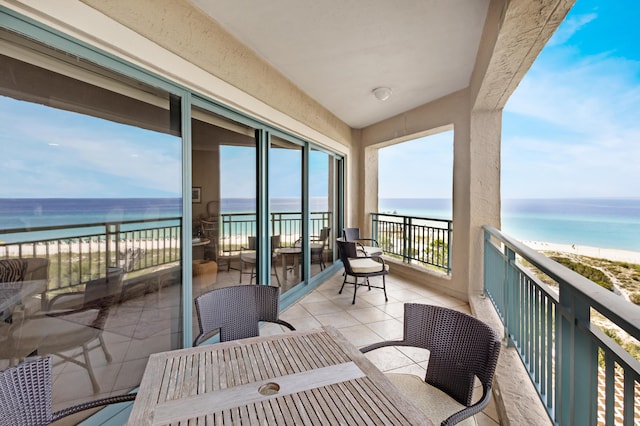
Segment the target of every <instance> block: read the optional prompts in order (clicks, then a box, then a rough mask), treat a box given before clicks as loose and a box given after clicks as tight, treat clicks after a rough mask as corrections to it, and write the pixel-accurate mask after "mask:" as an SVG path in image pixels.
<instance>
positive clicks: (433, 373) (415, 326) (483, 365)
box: [360, 303, 500, 425]
mask: <svg viewBox="0 0 640 426" xmlns="http://www.w3.org/2000/svg"><path fill="white" fill-rule="evenodd" d="M384 346H412V347H417V348H424V349H427V350H429V351H430V354H429V363H428V365H427V374H426V377H425V379H424V380H422V379H421V378H420V377H418V376H414V375H412V374H387V377H389V379H390V380H391V381H392V382H393V383H394V384H395V385H396V386H397V387H399V388H400V389H402V390H403V392H404V393H405V394H406V395H407V396H408V397H409V398H410V399H411V400H413V401H414V403H416V405H417V406H418V407H420V408H421V409H422V410H423V411H424V412H425V413H426V414H427V415H428V416H429V417H430V418H431V419H432V420H433V421H434V423H435V422H441V423H440V424H441V425H453V424H458V423H459V422H461V421H463V420H464V421H465V423H463V424H467V423H469V424H475V423H474V419H473V418H472V416H473V415H474V414H477V413H479V412H480V411H482V410H483V409H484V408H485V407H486V406H487V404H488V403H489V400H490V398H491V387H492V383H493V375H494V372H495V369H496V364H497V362H498V355H499V354H500V339H499V338H498V335H497V334H496V332H495V331H494V330H493V329H492V328H491V327H489V326H488V325H487V324H485V323H483V322H482V321H480V320H478V319H476V318H474V317H472V316H469V315H467V314H464V313H461V312H458V311H455V310H453V309H448V308H443V307H438V306H431V305H421V304H417V303H405V305H404V337H403V339H402V340H396V341H384V342H380V343H375V344H373V345H369V346H366V347H364V348H362V349H360V351H361V352H363V353H366V352H369V351H371V350H373V349H378V348H381V347H384ZM476 377H477V378H478V380H479V381H480V383H481V384H482V396H481V397H480V399H478V400H477V401H474V400H473V388H474V382H475V378H476ZM465 419H466V420H465Z"/></svg>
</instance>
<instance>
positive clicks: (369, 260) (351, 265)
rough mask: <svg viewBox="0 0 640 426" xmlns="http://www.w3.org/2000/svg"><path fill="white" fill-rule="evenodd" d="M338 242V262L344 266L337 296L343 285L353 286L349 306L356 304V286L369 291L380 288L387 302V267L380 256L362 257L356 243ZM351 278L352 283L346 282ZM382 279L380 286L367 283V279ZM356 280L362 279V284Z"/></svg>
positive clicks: (342, 240)
mask: <svg viewBox="0 0 640 426" xmlns="http://www.w3.org/2000/svg"><path fill="white" fill-rule="evenodd" d="M336 241H337V242H338V251H339V253H340V260H342V264H343V265H344V280H343V281H342V287H340V291H339V292H338V294H342V290H343V289H344V286H345V284H353V300H352V301H351V304H354V303H356V292H357V291H358V286H363V285H366V286H367V287H368V288H369V290H371V288H372V287H373V288H380V289H382V290H383V291H384V300H385V301H389V299H388V298H387V284H386V280H385V276H386V275H387V274H388V273H389V265H387V264H386V263H385V261H384V259H383V258H382V257H380V256H363V255H362V254H358V249H357V248H356V243H355V242H353V241H345V240H344V239H342V238H338V239H337V240H336ZM349 276H351V277H353V279H354V281H353V282H350V281H347V278H348V277H349ZM378 276H381V277H382V286H372V285H371V284H370V283H369V277H378ZM358 278H364V280H363V282H362V283H358Z"/></svg>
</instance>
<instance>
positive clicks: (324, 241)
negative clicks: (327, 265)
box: [318, 226, 331, 246]
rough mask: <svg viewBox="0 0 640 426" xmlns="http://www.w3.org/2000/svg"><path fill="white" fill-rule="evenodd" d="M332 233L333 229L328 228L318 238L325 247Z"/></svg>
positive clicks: (323, 229) (322, 230)
mask: <svg viewBox="0 0 640 426" xmlns="http://www.w3.org/2000/svg"><path fill="white" fill-rule="evenodd" d="M330 233H331V228H328V227H326V226H325V227H324V228H322V229H321V230H320V236H319V237H318V240H320V241H321V242H322V245H323V246H327V245H328V243H329V234H330Z"/></svg>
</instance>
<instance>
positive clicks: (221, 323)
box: [193, 285, 295, 346]
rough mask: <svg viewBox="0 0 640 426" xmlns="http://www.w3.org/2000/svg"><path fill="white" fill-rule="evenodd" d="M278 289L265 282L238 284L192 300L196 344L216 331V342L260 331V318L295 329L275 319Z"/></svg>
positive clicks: (257, 333) (250, 335)
mask: <svg viewBox="0 0 640 426" xmlns="http://www.w3.org/2000/svg"><path fill="white" fill-rule="evenodd" d="M279 298H280V289H279V288H278V287H272V286H265V285H239V286H233V287H223V288H218V289H215V290H211V291H209V292H207V293H205V294H203V295H202V296H198V297H197V298H196V299H195V304H196V313H197V316H198V326H199V327H200V334H199V335H198V337H196V339H195V341H194V343H193V345H194V346H197V345H199V344H200V343H202V342H203V341H205V340H206V339H208V338H209V337H211V336H213V334H214V333H215V332H216V331H218V330H220V341H221V342H227V341H229V340H237V339H244V338H247V337H255V336H258V335H259V334H260V330H259V323H260V322H261V321H266V322H272V323H276V324H280V325H283V326H285V327H287V328H288V329H290V330H295V328H294V327H293V326H292V325H291V324H289V323H288V322H286V321H283V320H281V319H280V318H278V313H279V309H278V308H279Z"/></svg>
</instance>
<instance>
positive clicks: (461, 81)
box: [192, 0, 489, 128]
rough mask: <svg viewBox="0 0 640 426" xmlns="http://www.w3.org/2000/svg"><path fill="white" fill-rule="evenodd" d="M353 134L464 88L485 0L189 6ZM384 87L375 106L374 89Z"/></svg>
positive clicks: (290, 0) (294, 0) (238, 1)
mask: <svg viewBox="0 0 640 426" xmlns="http://www.w3.org/2000/svg"><path fill="white" fill-rule="evenodd" d="M192 1H193V3H194V4H195V5H196V6H198V7H200V8H201V9H202V10H203V11H204V12H205V13H207V14H208V15H209V16H211V17H212V18H213V19H214V20H216V21H217V22H219V23H220V24H221V25H222V26H223V27H224V28H226V29H227V31H229V32H230V33H231V34H233V35H234V36H235V37H236V38H238V39H239V40H240V41H241V42H242V43H243V44H245V45H246V46H248V47H249V48H251V49H253V50H254V51H255V52H256V53H257V54H258V55H259V56H261V57H262V58H264V59H265V60H266V61H267V62H269V63H270V64H271V65H272V66H273V67H274V68H276V69H277V70H279V71H280V72H281V73H282V74H284V75H285V76H286V77H287V78H289V79H290V80H291V81H292V82H293V83H294V84H296V85H297V86H298V87H300V88H301V89H302V90H303V91H304V92H306V93H307V94H308V95H310V96H311V97H312V98H314V99H316V100H317V101H318V102H319V103H320V104H322V105H323V106H324V107H325V108H327V109H328V110H330V111H331V112H333V113H334V114H335V115H336V116H337V117H339V118H340V119H342V120H343V121H344V122H346V123H347V124H348V125H350V126H351V127H353V128H362V127H365V126H368V125H370V124H372V123H375V122H378V121H380V120H383V119H385V118H388V117H392V116H394V115H396V114H399V113H402V112H404V111H407V110H410V109H413V108H415V107H417V106H419V105H423V104H425V103H428V102H430V101H432V100H434V99H438V98H440V97H442V96H444V95H446V94H448V93H451V92H454V91H457V90H460V89H462V88H464V87H467V86H468V85H469V80H470V77H471V72H472V70H473V66H474V63H475V59H476V54H477V51H478V45H479V42H480V37H481V34H482V28H483V25H484V21H485V18H486V14H487V8H488V5H489V0H395V1H394V0H271V1H262V0H192ZM379 86H387V87H390V88H391V89H392V90H393V94H392V95H391V97H390V98H389V99H388V100H386V101H384V102H381V101H379V100H377V99H376V98H375V97H374V96H373V94H372V90H373V89H374V88H376V87H379Z"/></svg>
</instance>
